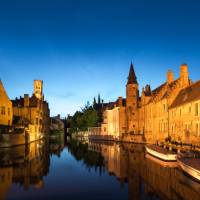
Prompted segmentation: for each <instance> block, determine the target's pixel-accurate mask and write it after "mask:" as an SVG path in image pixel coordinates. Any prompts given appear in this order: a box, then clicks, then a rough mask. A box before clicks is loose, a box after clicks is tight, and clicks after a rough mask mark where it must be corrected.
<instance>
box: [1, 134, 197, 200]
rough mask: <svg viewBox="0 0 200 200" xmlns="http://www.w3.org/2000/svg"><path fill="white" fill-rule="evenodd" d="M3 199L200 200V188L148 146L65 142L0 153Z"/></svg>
mask: <svg viewBox="0 0 200 200" xmlns="http://www.w3.org/2000/svg"><path fill="white" fill-rule="evenodd" d="M0 199H1V200H4V199H18V200H24V199H36V200H40V199H44V200H48V199H73V200H76V199H86V200H87V199H91V200H93V199H122V200H123V199H126V200H128V199H129V200H139V199H141V200H150V199H151V200H161V199H164V200H165V199H168V200H173V199H175V200H179V199H180V200H199V199H200V184H199V183H198V182H196V181H195V180H193V179H191V178H190V177H188V176H187V175H185V174H184V173H183V172H182V171H181V170H180V169H179V168H177V166H176V163H165V162H163V161H160V160H157V159H155V158H153V157H150V156H148V155H146V154H145V148H144V146H143V145H138V144H122V143H121V144H119V143H112V142H101V143H100V142H79V141H76V140H71V141H68V142H64V140H63V139H62V138H60V139H56V140H52V141H51V140H50V141H38V142H34V143H31V144H30V145H27V146H23V145H22V146H18V147H15V148H8V149H6V148H5V149H0Z"/></svg>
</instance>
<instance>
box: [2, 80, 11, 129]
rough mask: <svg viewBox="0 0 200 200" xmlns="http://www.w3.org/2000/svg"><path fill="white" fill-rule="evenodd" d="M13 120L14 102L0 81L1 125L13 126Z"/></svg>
mask: <svg viewBox="0 0 200 200" xmlns="http://www.w3.org/2000/svg"><path fill="white" fill-rule="evenodd" d="M12 120H13V109H12V102H11V100H10V99H9V97H8V95H7V93H6V90H5V88H4V86H3V83H2V81H1V80H0V125H4V126H11V125H12Z"/></svg>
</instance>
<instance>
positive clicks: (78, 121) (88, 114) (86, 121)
mask: <svg viewBox="0 0 200 200" xmlns="http://www.w3.org/2000/svg"><path fill="white" fill-rule="evenodd" d="M99 121H100V116H99V115H98V112H97V111H96V110H95V109H94V108H93V107H92V106H90V105H89V104H87V105H85V107H84V108H82V109H81V111H77V112H76V113H75V114H74V116H73V117H72V121H71V129H70V130H71V133H73V132H78V131H86V130H87V129H88V128H89V127H96V126H98V123H99Z"/></svg>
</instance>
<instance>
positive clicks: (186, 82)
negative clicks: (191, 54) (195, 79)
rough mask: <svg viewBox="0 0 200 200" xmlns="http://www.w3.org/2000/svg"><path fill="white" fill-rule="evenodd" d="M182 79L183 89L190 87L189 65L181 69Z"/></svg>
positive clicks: (182, 66) (184, 65)
mask: <svg viewBox="0 0 200 200" xmlns="http://www.w3.org/2000/svg"><path fill="white" fill-rule="evenodd" d="M180 79H181V85H182V86H183V87H186V86H188V85H189V72H188V66H187V64H182V65H181V67H180Z"/></svg>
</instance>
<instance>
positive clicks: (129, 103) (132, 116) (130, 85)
mask: <svg viewBox="0 0 200 200" xmlns="http://www.w3.org/2000/svg"><path fill="white" fill-rule="evenodd" d="M138 96H139V91H138V82H137V77H136V75H135V71H134V67H133V64H132V63H131V66H130V71H129V76H128V81H127V84H126V115H127V129H128V132H129V133H131V134H134V133H136V132H137V130H138V120H137V116H138V113H137V112H138Z"/></svg>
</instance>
